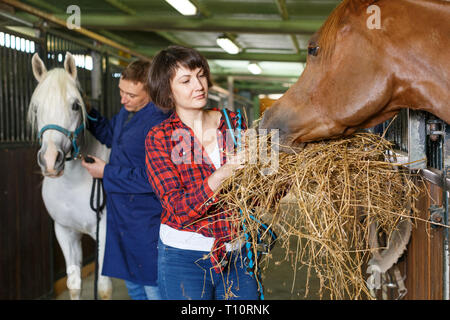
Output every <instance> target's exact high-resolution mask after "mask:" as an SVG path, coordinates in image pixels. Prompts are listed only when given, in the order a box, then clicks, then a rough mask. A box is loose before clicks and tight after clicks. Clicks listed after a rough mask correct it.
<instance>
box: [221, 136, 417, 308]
mask: <svg viewBox="0 0 450 320" xmlns="http://www.w3.org/2000/svg"><path fill="white" fill-rule="evenodd" d="M392 154H394V153H393V151H392V145H391V143H390V142H388V141H387V140H385V139H384V138H382V137H380V136H378V135H374V134H370V133H358V134H355V135H353V136H351V137H347V138H342V139H337V140H330V141H322V142H316V143H309V144H308V145H307V147H305V148H304V149H302V150H297V151H296V152H294V153H290V154H287V153H280V154H279V159H278V160H279V163H278V168H277V170H275V171H274V172H273V173H272V174H267V172H266V171H264V169H267V168H268V167H269V166H270V164H264V163H261V162H260V161H258V162H256V163H248V164H246V165H245V167H244V168H243V169H241V170H239V171H237V172H236V174H235V175H234V176H233V177H231V178H229V179H228V180H227V181H225V183H224V185H223V186H222V188H221V189H220V190H219V191H218V193H220V199H221V201H220V202H219V205H220V206H222V208H223V209H226V210H232V212H236V214H235V216H234V217H233V220H234V221H237V222H236V223H237V225H236V227H237V228H238V229H239V230H240V233H241V234H240V236H242V233H243V229H242V228H239V227H240V226H242V225H243V226H245V230H246V231H248V233H249V234H250V235H251V238H252V239H253V241H255V239H256V237H257V231H258V227H259V224H258V223H257V222H256V221H255V220H259V221H262V220H264V221H265V223H266V224H268V225H270V226H271V227H272V228H274V229H275V230H276V231H277V233H278V243H279V244H280V245H282V246H283V247H284V248H286V249H288V250H289V244H290V243H291V242H290V241H289V240H290V239H291V238H293V237H294V238H297V239H298V240H299V241H298V247H297V248H294V249H293V250H294V252H296V261H295V263H294V266H300V265H303V266H306V267H307V268H308V274H310V273H311V270H313V271H315V273H316V275H317V276H318V277H319V279H320V284H321V288H320V292H319V294H320V296H321V297H322V293H323V292H324V290H327V291H328V292H327V294H329V296H330V297H331V299H365V298H370V293H369V290H368V289H367V286H366V283H365V275H364V271H365V265H366V263H367V261H368V260H369V258H370V250H371V248H369V244H368V235H369V226H370V225H371V223H373V222H376V223H377V226H378V229H377V230H378V232H380V233H384V234H385V235H386V236H387V237H389V235H391V233H392V232H393V231H394V230H395V228H396V226H397V225H398V223H399V221H400V220H401V219H409V218H411V217H413V215H414V214H413V212H414V210H411V207H412V208H413V209H414V205H413V204H414V201H412V200H414V199H416V198H417V196H418V195H419V193H420V189H419V187H418V186H417V185H418V184H416V183H414V182H413V181H412V179H411V175H410V173H409V171H408V170H405V169H404V168H402V167H401V166H399V165H397V164H393V163H391V162H390V161H388V160H389V158H390V157H391V155H392ZM287 194H289V203H290V204H291V205H292V204H293V203H294V204H295V206H296V209H295V210H285V207H286V206H285V205H283V203H286V200H284V201H280V200H281V199H282V198H283V197H285V196H286V195H287ZM283 208H284V209H283ZM267 236H268V235H267V234H265V235H263V237H267ZM263 265H264V264H263V263H262V262H259V263H257V265H256V268H263ZM306 291H308V290H306Z"/></svg>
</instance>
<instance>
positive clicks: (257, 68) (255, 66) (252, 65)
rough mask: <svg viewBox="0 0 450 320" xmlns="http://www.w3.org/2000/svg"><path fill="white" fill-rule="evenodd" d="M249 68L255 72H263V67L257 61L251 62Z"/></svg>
mask: <svg viewBox="0 0 450 320" xmlns="http://www.w3.org/2000/svg"><path fill="white" fill-rule="evenodd" d="M247 68H248V71H250V72H251V73H253V74H260V73H261V72H262V69H261V67H260V66H259V65H258V64H257V63H256V62H252V63H249V64H248V66H247Z"/></svg>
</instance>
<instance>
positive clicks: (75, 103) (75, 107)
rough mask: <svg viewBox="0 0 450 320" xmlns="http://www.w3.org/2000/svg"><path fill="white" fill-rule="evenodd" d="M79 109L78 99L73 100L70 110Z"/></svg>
mask: <svg viewBox="0 0 450 320" xmlns="http://www.w3.org/2000/svg"><path fill="white" fill-rule="evenodd" d="M80 109H81V105H80V103H79V102H78V101H75V102H74V103H73V104H72V110H73V111H79V110H80Z"/></svg>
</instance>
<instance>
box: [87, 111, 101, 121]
mask: <svg viewBox="0 0 450 320" xmlns="http://www.w3.org/2000/svg"><path fill="white" fill-rule="evenodd" d="M86 117H87V118H88V119H89V120H91V121H98V118H93V117H91V116H90V115H89V114H88V113H86Z"/></svg>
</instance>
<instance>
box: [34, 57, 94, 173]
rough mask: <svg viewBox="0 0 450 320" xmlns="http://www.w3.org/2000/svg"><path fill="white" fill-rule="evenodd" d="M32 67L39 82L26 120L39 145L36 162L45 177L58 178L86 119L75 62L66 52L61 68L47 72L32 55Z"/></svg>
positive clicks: (37, 58) (40, 61) (72, 151)
mask: <svg viewBox="0 0 450 320" xmlns="http://www.w3.org/2000/svg"><path fill="white" fill-rule="evenodd" d="M32 66H33V74H34V77H35V78H36V80H37V81H38V82H39V83H38V85H37V87H36V89H35V90H34V93H33V95H32V97H31V102H30V107H29V110H28V120H29V121H30V123H31V125H32V127H33V130H34V131H35V132H37V133H38V137H39V142H40V145H41V148H40V149H39V152H38V154H37V161H38V164H39V166H40V167H41V171H42V174H43V175H44V176H49V177H59V176H61V175H62V174H63V172H64V163H65V160H66V157H67V156H68V155H71V156H72V157H73V156H74V154H73V153H74V152H75V151H74V147H75V149H76V148H78V146H77V142H76V140H77V137H76V136H77V134H78V133H80V131H82V130H83V128H84V123H85V116H86V115H85V106H84V102H83V98H82V96H81V93H80V90H79V84H78V82H77V69H76V66H75V59H74V57H73V56H72V55H71V54H70V53H69V52H67V53H66V57H65V60H64V69H63V68H55V69H52V70H50V71H47V68H46V67H45V65H44V63H43V62H42V60H41V59H40V58H39V55H38V54H37V53H35V54H34V55H33V58H32ZM73 133H76V134H75V137H74V136H73ZM71 135H72V137H71ZM74 141H75V143H74Z"/></svg>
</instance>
